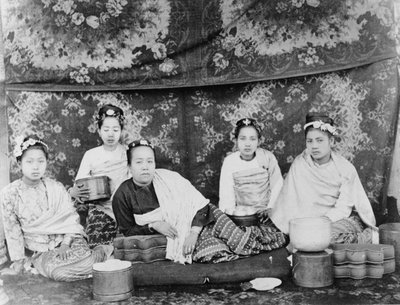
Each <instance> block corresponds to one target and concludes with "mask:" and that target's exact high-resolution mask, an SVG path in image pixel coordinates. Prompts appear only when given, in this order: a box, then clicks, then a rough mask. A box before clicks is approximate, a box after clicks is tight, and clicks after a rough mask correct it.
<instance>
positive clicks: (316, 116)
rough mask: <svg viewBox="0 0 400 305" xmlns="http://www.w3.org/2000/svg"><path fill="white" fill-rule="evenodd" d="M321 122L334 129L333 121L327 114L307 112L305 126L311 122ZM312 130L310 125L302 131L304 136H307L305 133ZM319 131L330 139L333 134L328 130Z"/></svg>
mask: <svg viewBox="0 0 400 305" xmlns="http://www.w3.org/2000/svg"><path fill="white" fill-rule="evenodd" d="M318 121H321V122H323V123H326V124H329V125H331V126H332V127H334V121H333V119H332V118H330V117H329V116H328V115H327V114H325V113H320V112H309V113H307V115H306V123H305V125H306V124H308V123H312V122H318ZM312 128H314V127H313V126H312V125H310V126H307V127H306V128H305V130H304V134H305V136H307V133H308V132H309V131H310V129H312ZM321 131H325V132H326V133H327V134H328V136H329V137H331V136H332V135H333V134H332V133H331V132H329V130H321Z"/></svg>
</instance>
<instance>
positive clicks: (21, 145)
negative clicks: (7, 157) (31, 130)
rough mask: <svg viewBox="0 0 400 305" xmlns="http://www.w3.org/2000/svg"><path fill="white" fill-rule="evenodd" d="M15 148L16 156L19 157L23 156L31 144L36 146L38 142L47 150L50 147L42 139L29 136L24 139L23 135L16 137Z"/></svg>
mask: <svg viewBox="0 0 400 305" xmlns="http://www.w3.org/2000/svg"><path fill="white" fill-rule="evenodd" d="M15 143H16V145H15V148H14V156H15V157H16V158H19V157H21V156H22V154H23V153H24V151H25V150H27V149H28V148H29V147H30V146H34V145H36V144H40V145H42V146H43V147H44V148H45V149H46V150H48V149H49V147H48V146H47V144H46V143H44V142H43V141H42V140H36V139H32V138H29V139H27V140H25V141H24V140H23V137H17V138H16V139H15Z"/></svg>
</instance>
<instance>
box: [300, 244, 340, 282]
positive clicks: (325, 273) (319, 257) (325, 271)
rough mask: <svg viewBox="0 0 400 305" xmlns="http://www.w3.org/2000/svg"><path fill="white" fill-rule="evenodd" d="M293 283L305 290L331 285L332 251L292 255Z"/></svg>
mask: <svg viewBox="0 0 400 305" xmlns="http://www.w3.org/2000/svg"><path fill="white" fill-rule="evenodd" d="M292 275H293V281H294V283H295V284H296V285H298V286H301V287H307V288H318V287H326V286H329V285H332V284H333V259H332V251H329V252H328V251H321V252H302V251H296V252H295V253H293V269H292Z"/></svg>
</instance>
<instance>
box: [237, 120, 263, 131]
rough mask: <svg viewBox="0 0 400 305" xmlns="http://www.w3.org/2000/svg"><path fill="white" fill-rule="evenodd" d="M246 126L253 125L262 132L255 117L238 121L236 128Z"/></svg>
mask: <svg viewBox="0 0 400 305" xmlns="http://www.w3.org/2000/svg"><path fill="white" fill-rule="evenodd" d="M244 126H253V127H254V128H255V129H256V130H257V132H258V133H259V134H260V133H261V127H260V125H258V123H257V122H256V120H254V119H249V118H244V119H241V120H239V121H237V123H236V128H241V127H244Z"/></svg>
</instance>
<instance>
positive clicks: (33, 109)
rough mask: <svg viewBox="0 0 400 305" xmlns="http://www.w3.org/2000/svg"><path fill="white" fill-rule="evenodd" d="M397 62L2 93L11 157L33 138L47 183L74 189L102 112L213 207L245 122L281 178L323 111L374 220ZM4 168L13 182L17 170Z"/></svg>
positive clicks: (384, 173) (393, 112) (388, 146)
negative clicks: (312, 116)
mask: <svg viewBox="0 0 400 305" xmlns="http://www.w3.org/2000/svg"><path fill="white" fill-rule="evenodd" d="M397 95H398V77H397V67H396V61H395V60H384V61H380V62H377V63H374V64H371V65H366V66H363V67H360V68H357V69H350V70H345V71H341V72H330V73H324V74H316V75H313V76H303V77H298V78H289V79H284V80H270V81H263V82H256V83H252V84H240V85H227V86H209V87H198V88H180V89H166V90H141V91H140V90H139V91H124V92H114V91H113V92H62V93H60V92H30V91H7V98H8V103H9V105H8V122H9V140H10V141H9V143H10V147H9V151H10V156H11V154H12V150H13V143H14V141H15V138H16V137H17V136H19V135H25V134H30V133H36V134H38V135H39V136H40V137H42V138H44V139H45V141H46V142H47V143H48V144H49V147H50V149H51V155H50V162H49V167H48V174H49V175H50V176H53V177H55V178H57V179H59V180H60V181H62V182H63V183H64V184H65V185H66V186H69V185H71V184H72V183H73V179H74V177H75V175H76V172H77V169H78V167H79V164H80V160H81V158H82V156H83V154H84V152H85V151H86V150H88V149H90V148H92V147H95V146H97V145H99V144H100V140H99V137H98V135H97V132H96V126H95V122H94V116H95V114H96V112H97V110H98V108H99V107H100V106H102V105H104V104H106V103H112V104H115V105H117V106H119V107H121V108H122V109H123V110H124V112H125V116H126V125H125V131H124V135H123V142H124V143H127V142H129V141H131V140H134V139H138V138H139V137H145V138H148V139H150V140H151V141H152V142H153V143H154V144H155V146H156V154H157V161H158V166H159V167H164V168H170V169H173V170H176V171H178V172H180V173H181V174H182V175H183V176H185V177H187V178H188V179H189V180H190V181H191V182H192V183H193V184H194V185H195V186H196V187H197V188H198V189H199V190H200V191H201V192H202V193H203V194H204V195H205V196H206V197H208V198H210V199H211V200H212V202H214V203H217V202H218V188H219V172H220V168H221V165H222V161H223V158H224V156H226V155H227V154H228V153H229V152H231V151H232V150H234V145H233V141H232V138H233V136H232V132H233V129H234V126H235V123H236V121H237V120H238V119H240V118H243V117H253V118H255V119H257V120H258V122H259V123H260V125H261V126H262V128H263V132H262V138H263V143H262V146H263V147H264V148H267V149H269V150H271V151H272V152H273V153H274V154H275V156H276V157H277V159H278V162H279V165H280V167H281V169H282V172H283V174H285V173H287V171H288V169H289V167H290V165H291V163H292V162H293V159H294V158H295V157H296V155H298V154H299V153H300V152H301V151H302V150H303V149H304V147H305V142H304V133H303V127H302V126H303V124H304V121H305V115H306V113H307V112H308V111H324V112H327V113H328V114H330V115H331V116H332V117H333V118H334V120H335V122H336V123H337V126H338V130H339V138H338V140H337V142H336V144H335V149H336V150H337V151H339V152H340V153H341V154H342V155H344V156H345V157H346V158H347V159H349V160H350V161H351V162H353V164H354V165H355V167H356V168H357V170H358V173H359V175H360V178H361V181H362V183H363V186H364V188H365V190H366V192H367V194H368V197H369V199H370V200H371V202H372V204H373V207H374V210H375V213H376V215H378V214H379V213H380V212H381V209H382V206H381V202H382V197H383V196H382V194H383V193H384V190H385V187H386V183H387V182H388V179H389V172H388V168H390V164H391V156H392V152H393V145H394V138H395V129H396V125H395V124H396V118H397V117H398V102H397ZM10 160H11V165H10V168H11V180H14V179H16V178H17V177H19V175H20V173H19V167H18V165H17V163H16V161H15V159H14V158H12V157H11V158H10Z"/></svg>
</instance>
